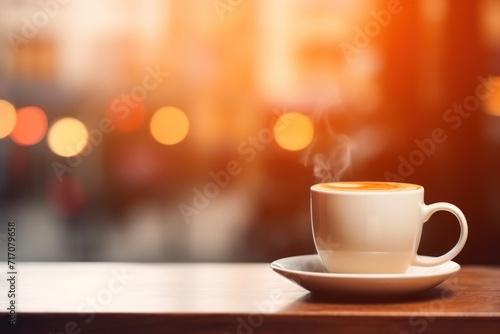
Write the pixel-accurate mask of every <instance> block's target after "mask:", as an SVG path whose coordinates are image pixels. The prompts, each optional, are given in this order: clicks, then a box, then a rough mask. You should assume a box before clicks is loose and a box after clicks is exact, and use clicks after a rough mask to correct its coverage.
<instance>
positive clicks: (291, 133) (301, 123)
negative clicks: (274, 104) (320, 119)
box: [274, 112, 314, 151]
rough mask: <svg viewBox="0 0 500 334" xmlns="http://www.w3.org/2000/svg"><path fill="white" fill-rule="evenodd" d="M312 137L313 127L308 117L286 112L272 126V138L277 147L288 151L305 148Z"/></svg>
mask: <svg viewBox="0 0 500 334" xmlns="http://www.w3.org/2000/svg"><path fill="white" fill-rule="evenodd" d="M313 136H314V126H313V124H312V122H311V120H310V119H309V117H307V116H305V115H303V114H301V113H298V112H288V113H285V114H283V115H281V116H280V117H279V118H278V120H277V121H276V124H275V125H274V138H275V140H276V142H277V143H278V145H279V146H281V147H282V148H284V149H285V150H288V151H299V150H302V149H304V148H306V147H307V146H308V145H309V144H310V143H311V141H312V139H313Z"/></svg>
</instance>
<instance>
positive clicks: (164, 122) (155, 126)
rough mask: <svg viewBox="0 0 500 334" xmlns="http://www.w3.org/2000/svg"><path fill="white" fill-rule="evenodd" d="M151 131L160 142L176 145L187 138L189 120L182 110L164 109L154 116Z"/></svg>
mask: <svg viewBox="0 0 500 334" xmlns="http://www.w3.org/2000/svg"><path fill="white" fill-rule="evenodd" d="M150 129H151V134H152V135H153V137H154V139H156V140H157V141H158V142H160V143H162V144H165V145H174V144H177V143H179V142H181V141H182V140H183V139H184V138H185V137H186V136H187V134H188V131H189V120H188V118H187V116H186V114H184V113H183V112H182V111H181V110H179V109H177V108H175V107H163V108H161V109H159V110H158V111H157V112H156V113H155V114H154V115H153V118H152V119H151V124H150Z"/></svg>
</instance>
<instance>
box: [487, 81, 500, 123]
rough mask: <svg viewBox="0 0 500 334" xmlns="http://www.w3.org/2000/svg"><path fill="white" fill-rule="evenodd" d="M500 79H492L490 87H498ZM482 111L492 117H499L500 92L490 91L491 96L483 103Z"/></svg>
mask: <svg viewBox="0 0 500 334" xmlns="http://www.w3.org/2000/svg"><path fill="white" fill-rule="evenodd" d="M499 84H500V77H494V78H493V82H492V84H491V86H492V87H498V85H499ZM484 110H485V111H486V112H487V113H488V114H490V115H494V116H500V90H499V89H492V91H491V95H490V96H489V97H488V98H487V99H486V100H485V101H484Z"/></svg>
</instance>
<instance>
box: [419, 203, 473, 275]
mask: <svg viewBox="0 0 500 334" xmlns="http://www.w3.org/2000/svg"><path fill="white" fill-rule="evenodd" d="M422 210H423V214H424V223H425V222H426V221H427V220H429V218H430V217H431V216H432V215H433V214H434V213H435V212H436V211H448V212H451V213H453V214H454V215H455V217H457V219H458V222H459V223H460V238H459V239H458V242H457V244H456V245H455V247H453V248H452V249H451V250H450V251H449V252H448V253H446V254H444V255H441V256H438V257H423V256H419V255H418V254H416V255H415V258H414V261H413V265H416V266H422V267H432V266H437V265H440V264H443V263H445V262H448V261H450V260H451V259H453V258H454V257H455V256H457V255H458V253H460V251H461V250H462V248H464V246H465V242H466V241H467V235H468V233H469V230H468V227H467V220H466V219H465V216H464V214H463V213H462V211H461V210H460V209H459V208H458V207H456V206H455V205H453V204H450V203H444V202H439V203H434V204H430V205H425V204H424V206H423V208H422Z"/></svg>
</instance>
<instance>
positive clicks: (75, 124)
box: [47, 117, 89, 157]
mask: <svg viewBox="0 0 500 334" xmlns="http://www.w3.org/2000/svg"><path fill="white" fill-rule="evenodd" d="M88 139H89V134H88V131H87V128H85V125H83V123H82V122H80V121H79V120H77V119H75V118H70V117H66V118H61V119H60V120H58V121H56V122H55V123H54V124H52V126H51V127H50V130H49V134H48V135H47V143H48V145H49V148H50V149H51V150H52V152H54V153H55V154H57V155H59V156H62V157H72V156H75V155H77V154H79V153H81V152H82V151H83V149H84V148H85V146H86V145H87V142H88Z"/></svg>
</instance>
